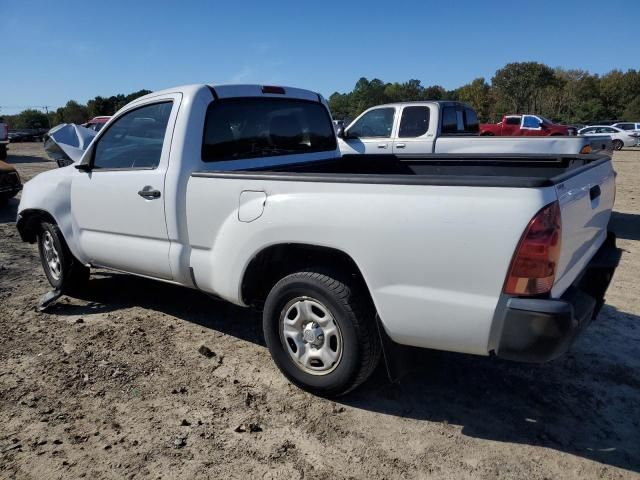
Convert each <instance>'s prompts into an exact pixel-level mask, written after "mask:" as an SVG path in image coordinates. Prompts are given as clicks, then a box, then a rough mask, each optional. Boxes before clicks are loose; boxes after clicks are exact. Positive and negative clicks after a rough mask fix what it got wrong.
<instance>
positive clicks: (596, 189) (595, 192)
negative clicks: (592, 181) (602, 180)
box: [589, 185, 602, 201]
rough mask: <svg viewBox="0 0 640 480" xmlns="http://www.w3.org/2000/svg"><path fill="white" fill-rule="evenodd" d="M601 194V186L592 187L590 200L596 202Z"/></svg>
mask: <svg viewBox="0 0 640 480" xmlns="http://www.w3.org/2000/svg"><path fill="white" fill-rule="evenodd" d="M601 192H602V191H601V190H600V185H594V186H593V187H591V188H590V189H589V198H591V201H594V200H595V199H596V198H598V197H599V196H600V193H601Z"/></svg>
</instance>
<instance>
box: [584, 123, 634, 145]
mask: <svg viewBox="0 0 640 480" xmlns="http://www.w3.org/2000/svg"><path fill="white" fill-rule="evenodd" d="M578 134H580V135H584V136H587V137H589V136H594V135H609V136H610V137H611V142H612V144H613V148H614V149H616V150H622V148H623V147H633V146H635V145H637V144H638V139H639V138H640V133H638V132H634V131H633V130H631V131H627V130H622V129H621V128H618V127H612V126H607V125H592V126H590V127H587V128H583V129H582V130H580V131H578Z"/></svg>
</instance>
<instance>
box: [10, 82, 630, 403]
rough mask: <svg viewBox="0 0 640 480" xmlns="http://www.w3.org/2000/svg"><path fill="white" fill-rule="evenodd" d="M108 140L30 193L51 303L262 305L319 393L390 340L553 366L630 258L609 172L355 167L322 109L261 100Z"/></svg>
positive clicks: (173, 116)
mask: <svg viewBox="0 0 640 480" xmlns="http://www.w3.org/2000/svg"><path fill="white" fill-rule="evenodd" d="M412 118H413V117H412ZM109 125H110V126H109V128H107V129H103V130H102V131H100V132H99V133H98V135H97V136H96V138H95V139H94V141H92V142H91V144H90V145H89V147H88V148H87V150H86V152H85V154H84V155H83V157H82V160H81V161H80V162H79V163H78V164H75V165H74V166H73V167H66V168H60V169H56V170H50V171H47V172H44V173H40V174H39V175H37V176H36V177H34V178H33V179H32V180H30V181H29V182H27V183H26V184H25V189H24V192H23V194H22V198H21V202H20V205H19V208H18V220H17V228H18V231H19V232H20V235H21V237H22V239H23V240H25V241H27V242H32V243H33V242H37V243H38V245H39V252H40V257H41V260H42V265H43V267H44V271H45V273H46V276H47V278H48V280H49V282H50V284H51V285H52V287H53V288H55V289H57V291H58V292H60V293H70V292H73V291H74V289H75V288H79V286H81V285H82V283H83V282H86V281H87V279H88V276H89V268H90V267H101V268H103V267H104V268H111V269H115V270H118V271H123V272H129V273H132V274H136V275H141V276H144V277H147V278H155V279H158V280H161V281H165V282H169V283H173V284H176V285H182V286H185V287H189V288H194V289H198V290H201V291H203V292H207V293H210V294H213V295H215V296H217V297H219V298H222V299H225V300H227V301H230V302H232V303H235V304H237V305H241V306H250V305H253V306H255V307H257V308H260V309H262V310H263V329H264V335H265V339H266V344H267V346H268V348H269V351H270V352H271V355H272V357H273V359H274V361H275V363H276V365H277V366H278V367H279V368H280V370H281V371H282V372H283V373H284V375H286V376H287V377H288V378H289V379H290V380H291V381H292V382H293V383H295V384H296V385H299V386H300V387H302V388H305V389H307V390H309V391H311V392H315V393H318V394H321V395H328V396H333V395H339V394H344V393H345V392H348V391H349V390H351V389H353V388H355V387H356V386H357V385H358V384H360V383H362V382H363V381H364V380H365V379H366V378H367V377H368V376H369V375H370V374H371V373H372V372H373V371H374V369H375V368H376V365H377V364H378V361H379V359H380V358H381V351H382V349H383V348H386V349H389V345H392V342H397V343H400V344H405V345H413V346H417V347H424V348H434V349H440V350H450V351H456V352H465V353H471V354H479V355H490V354H494V353H495V355H497V356H498V357H502V358H506V359H511V360H521V361H530V362H541V361H547V360H550V359H553V358H555V357H557V356H559V355H561V354H562V353H563V352H565V351H566V350H567V348H568V347H569V345H570V344H571V342H572V340H573V339H574V338H575V337H576V335H577V334H578V332H580V331H582V330H583V329H584V327H585V326H586V325H587V324H589V322H590V321H591V320H592V319H593V318H595V316H596V315H597V313H598V311H599V309H600V307H601V306H602V304H603V296H604V293H605V291H606V289H607V286H608V284H609V281H610V279H611V276H612V274H613V271H614V270H615V268H616V265H617V263H618V260H619V255H620V252H619V250H618V249H616V247H615V237H613V236H612V235H608V234H607V224H608V222H609V217H610V213H611V209H612V206H613V200H614V195H615V173H614V171H613V168H612V163H611V158H610V157H609V156H607V155H573V156H571V155H567V156H564V157H563V158H560V159H559V158H558V156H557V155H547V156H542V155H529V156H526V155H517V156H512V157H510V158H509V157H508V156H504V155H501V156H500V155H498V156H496V155H494V154H484V155H483V154H476V155H458V156H456V155H423V156H420V155H415V156H411V157H400V156H395V155H387V156H378V155H360V156H351V157H349V158H344V157H341V155H340V151H339V149H338V145H337V141H336V136H335V134H334V128H333V124H332V122H331V116H330V113H329V110H328V107H327V102H326V101H325V100H324V99H323V98H322V97H321V96H320V95H318V94H316V93H314V92H309V91H306V90H301V89H296V88H289V87H274V86H259V85H255V86H252V85H227V86H215V87H214V86H210V85H190V86H185V87H177V88H173V89H168V90H164V91H160V92H155V93H154V94H152V95H147V96H144V97H141V98H139V99H136V100H135V101H133V102H131V103H130V104H128V105H127V106H125V107H124V108H123V109H121V110H120V111H119V112H118V113H117V114H116V115H115V117H114V118H113V119H112V120H111V121H110V124H109ZM356 125H357V123H356ZM405 125H406V123H405V124H404V125H403V127H405ZM469 125H471V124H470V123H467V126H469ZM374 127H375V126H374V125H372V126H371V128H374ZM360 128H362V126H360ZM405 128H407V129H410V131H411V132H412V133H414V134H415V133H416V132H417V128H424V125H423V124H422V123H420V122H415V123H414V124H412V125H411V126H406V127H405ZM447 128H452V129H453V128H454V126H453V125H451V127H449V126H448V124H447ZM427 130H428V129H427ZM169 147H170V148H169ZM74 167H75V168H74ZM585 191H586V192H587V194H586V195H584V194H583V193H584V192H585ZM229 321H234V320H233V319H231V318H230V319H229ZM384 345H386V346H384ZM385 352H387V353H390V352H391V350H385Z"/></svg>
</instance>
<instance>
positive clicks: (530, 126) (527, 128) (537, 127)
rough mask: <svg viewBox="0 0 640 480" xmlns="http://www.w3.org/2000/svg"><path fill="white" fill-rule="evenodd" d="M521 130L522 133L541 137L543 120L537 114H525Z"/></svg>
mask: <svg viewBox="0 0 640 480" xmlns="http://www.w3.org/2000/svg"><path fill="white" fill-rule="evenodd" d="M520 130H521V131H522V135H525V136H528V137H539V136H540V135H542V120H540V119H539V118H538V117H536V116H535V115H523V116H522V125H521V127H520Z"/></svg>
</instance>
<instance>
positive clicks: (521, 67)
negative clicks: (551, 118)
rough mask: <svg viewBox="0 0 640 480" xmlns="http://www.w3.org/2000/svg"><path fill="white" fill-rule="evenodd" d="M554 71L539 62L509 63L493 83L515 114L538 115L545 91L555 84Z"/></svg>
mask: <svg viewBox="0 0 640 480" xmlns="http://www.w3.org/2000/svg"><path fill="white" fill-rule="evenodd" d="M554 78H555V77H554V71H553V69H551V68H550V67H548V66H546V65H544V64H542V63H538V62H521V63H518V62H516V63H508V64H507V65H505V66H504V67H503V68H501V69H499V70H498V71H497V72H496V74H495V75H494V77H493V79H492V80H491V83H492V85H493V87H494V88H495V89H496V91H497V93H498V94H499V95H500V96H502V97H503V98H505V99H506V100H508V101H509V102H510V103H511V106H512V108H513V111H514V112H526V113H536V112H537V110H538V107H539V104H540V100H541V96H542V93H543V91H544V89H545V88H546V87H548V86H550V85H552V84H553V82H554Z"/></svg>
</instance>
